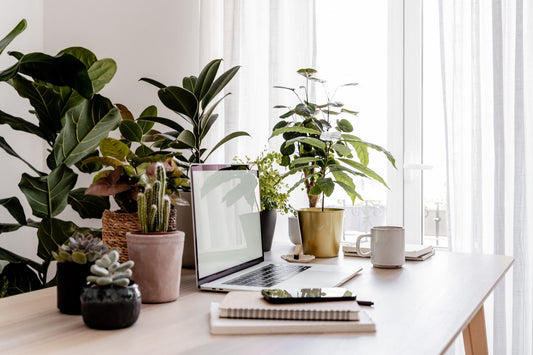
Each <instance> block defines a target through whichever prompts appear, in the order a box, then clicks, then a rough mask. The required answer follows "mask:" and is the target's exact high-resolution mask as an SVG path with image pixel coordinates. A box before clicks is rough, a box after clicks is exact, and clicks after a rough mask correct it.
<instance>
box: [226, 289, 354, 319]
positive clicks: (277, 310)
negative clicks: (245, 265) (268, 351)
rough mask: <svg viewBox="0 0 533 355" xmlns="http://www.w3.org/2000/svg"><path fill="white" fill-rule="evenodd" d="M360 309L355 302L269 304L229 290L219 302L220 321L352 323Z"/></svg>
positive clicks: (257, 294) (258, 295)
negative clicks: (243, 319) (262, 320)
mask: <svg viewBox="0 0 533 355" xmlns="http://www.w3.org/2000/svg"><path fill="white" fill-rule="evenodd" d="M360 310H361V308H360V307H359V305H358V304H357V302H356V301H335V302H312V303H288V304H272V303H268V302H267V301H266V300H265V299H264V298H263V296H262V295H261V293H260V292H250V291H232V292H230V293H228V294H227V295H226V296H225V297H224V299H223V300H222V302H221V303H220V317H222V318H251V319H293V320H324V321H353V320H358V319H359V311H360Z"/></svg>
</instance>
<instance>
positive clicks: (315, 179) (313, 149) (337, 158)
mask: <svg viewBox="0 0 533 355" xmlns="http://www.w3.org/2000/svg"><path fill="white" fill-rule="evenodd" d="M298 74H300V75H302V76H303V77H304V78H305V85H303V86H300V87H299V88H289V87H284V86H276V87H277V88H280V89H283V90H289V91H292V92H293V93H294V94H295V96H296V97H297V100H298V103H297V104H296V105H295V106H294V107H291V106H286V105H278V106H275V108H283V109H285V110H288V111H286V112H284V113H283V114H282V115H281V116H280V121H279V122H278V123H277V124H276V125H275V126H274V128H273V132H272V135H271V138H273V137H276V136H281V137H282V138H283V141H282V143H281V145H280V153H281V154H282V159H281V165H283V166H286V167H288V168H289V170H288V172H287V174H286V175H292V174H296V173H302V176H301V179H299V181H297V182H296V183H295V184H294V185H293V186H292V188H291V189H290V190H291V191H292V190H293V189H294V188H296V187H298V186H300V185H301V184H304V186H305V189H306V192H307V197H308V200H309V207H316V204H317V202H318V198H319V196H320V195H322V210H324V195H325V196H330V195H331V194H332V193H333V191H334V189H335V186H336V185H338V186H340V187H341V188H342V189H344V191H346V193H347V194H348V196H350V199H351V200H352V203H354V202H355V199H356V198H359V199H361V200H362V199H363V198H362V197H361V195H360V194H359V193H358V192H357V190H356V185H355V182H354V180H353V178H354V177H362V178H368V179H371V180H375V181H378V182H380V183H382V184H383V185H385V186H387V184H386V183H385V181H384V180H383V178H382V177H381V176H379V175H378V174H377V173H376V172H375V171H374V170H372V169H370V168H369V167H368V164H369V151H368V149H369V148H370V149H373V150H376V151H378V152H381V153H383V154H384V155H385V156H386V157H387V159H388V160H389V161H390V163H391V164H392V165H393V166H394V167H395V160H394V157H393V156H392V154H391V153H389V152H388V151H387V150H385V149H384V148H382V147H380V146H379V145H376V144H373V143H370V142H367V141H364V140H362V139H361V138H359V137H358V136H356V135H354V134H353V133H352V132H353V130H354V128H353V124H352V123H351V122H350V120H349V119H347V118H341V117H352V118H353V117H354V116H356V115H357V114H358V113H357V112H356V111H353V110H350V109H347V108H345V107H344V104H343V103H342V102H339V101H335V93H336V92H337V89H339V88H340V87H338V88H337V89H336V90H335V91H334V93H333V94H331V95H330V93H329V92H328V90H327V88H326V86H325V80H322V79H319V78H318V77H317V71H316V70H315V69H311V68H307V69H300V70H298ZM315 83H317V84H319V85H321V86H322V87H323V88H324V93H325V102H324V103H322V104H318V103H313V102H311V98H310V95H309V92H310V89H311V88H310V86H311V85H313V84H315ZM355 85H357V84H355V83H348V84H344V85H342V86H341V87H346V86H355Z"/></svg>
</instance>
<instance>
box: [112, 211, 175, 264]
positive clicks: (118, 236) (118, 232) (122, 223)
mask: <svg viewBox="0 0 533 355" xmlns="http://www.w3.org/2000/svg"><path fill="white" fill-rule="evenodd" d="M140 230H141V225H140V224H139V216H138V215H137V212H134V213H127V212H120V211H117V212H112V211H109V210H105V211H104V214H103V216H102V240H103V242H104V244H106V245H107V246H108V247H110V248H116V249H117V250H118V251H119V253H120V257H119V262H121V263H123V262H125V261H128V260H129V256H128V245H127V243H126V233H127V232H135V231H140ZM168 230H169V232H170V231H175V230H176V210H175V209H174V208H172V209H171V210H170V220H169V222H168Z"/></svg>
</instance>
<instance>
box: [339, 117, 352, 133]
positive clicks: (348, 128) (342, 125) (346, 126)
mask: <svg viewBox="0 0 533 355" xmlns="http://www.w3.org/2000/svg"><path fill="white" fill-rule="evenodd" d="M337 127H339V129H340V130H341V131H343V132H352V131H353V126H352V124H351V123H350V121H348V120H347V119H345V118H343V119H341V120H337Z"/></svg>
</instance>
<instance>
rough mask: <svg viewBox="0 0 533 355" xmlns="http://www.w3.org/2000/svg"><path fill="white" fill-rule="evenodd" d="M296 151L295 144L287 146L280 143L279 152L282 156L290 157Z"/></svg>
mask: <svg viewBox="0 0 533 355" xmlns="http://www.w3.org/2000/svg"><path fill="white" fill-rule="evenodd" d="M295 150H296V146H295V144H287V142H283V143H281V145H280V147H279V151H280V153H281V154H282V155H291V154H292V153H294V151H295Z"/></svg>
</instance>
